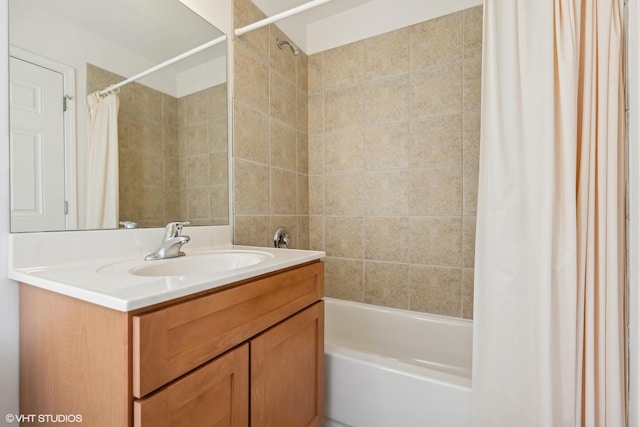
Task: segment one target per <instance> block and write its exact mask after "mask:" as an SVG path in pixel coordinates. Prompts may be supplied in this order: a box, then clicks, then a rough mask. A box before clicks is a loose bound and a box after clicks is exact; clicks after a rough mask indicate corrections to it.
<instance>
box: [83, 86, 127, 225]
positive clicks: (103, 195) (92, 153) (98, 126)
mask: <svg viewBox="0 0 640 427" xmlns="http://www.w3.org/2000/svg"><path fill="white" fill-rule="evenodd" d="M87 105H88V108H89V129H88V135H89V144H88V148H87V158H88V169H87V228H89V229H92V228H118V209H119V207H118V185H119V183H118V107H119V97H118V94H117V93H110V94H108V95H106V96H100V95H99V94H98V92H95V93H92V94H91V95H89V96H87Z"/></svg>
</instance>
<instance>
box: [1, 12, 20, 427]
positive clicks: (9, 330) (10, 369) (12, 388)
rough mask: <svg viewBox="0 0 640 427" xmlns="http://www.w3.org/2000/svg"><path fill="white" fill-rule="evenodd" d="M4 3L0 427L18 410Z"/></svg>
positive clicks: (7, 40)
mask: <svg viewBox="0 0 640 427" xmlns="http://www.w3.org/2000/svg"><path fill="white" fill-rule="evenodd" d="M7 23H8V2H7V0H0V29H1V30H0V153H2V154H1V155H0V425H8V424H6V421H5V416H6V414H17V413H18V411H19V406H18V395H19V388H18V387H19V386H18V384H19V383H18V368H19V364H18V285H17V284H16V282H14V281H13V280H9V279H7V273H8V269H7V262H8V253H7V248H8V246H9V160H8V156H7V153H8V152H9V111H8V107H9V97H8V93H7V89H8V84H7V82H8V73H9V72H8V64H9V60H8V58H9V51H8V45H9V39H8V33H7Z"/></svg>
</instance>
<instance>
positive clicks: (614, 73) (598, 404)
mask: <svg viewBox="0 0 640 427" xmlns="http://www.w3.org/2000/svg"><path fill="white" fill-rule="evenodd" d="M622 9H623V4H622V1H615V0H586V1H585V0H582V1H581V0H566V1H565V0H554V1H551V0H535V1H532V0H510V1H498V0H485V2H484V15H485V16H484V25H485V27H484V48H483V55H484V56H483V71H482V79H483V80H482V97H483V100H482V112H481V128H482V130H481V135H482V136H481V138H482V139H481V154H480V176H479V190H478V214H477V230H476V233H477V234H476V263H475V265H476V267H475V293H474V349H473V414H474V415H473V420H474V426H475V427H501V426H503V427H515V426H517V427H529V426H531V427H534V426H535V427H562V426H572V427H573V426H601V427H602V426H607V427H622V426H624V425H625V399H626V396H625V360H624V357H625V356H624V354H625V342H624V318H625V316H624V315H625V313H624V268H625V267H624V262H625V246H624V245H625V241H624V235H625V234H624V233H625V231H624V218H625V217H624V158H623V156H624V115H625V113H624V100H623V98H624V96H623V76H622V70H623V62H622V55H623V31H622V13H623V12H622Z"/></svg>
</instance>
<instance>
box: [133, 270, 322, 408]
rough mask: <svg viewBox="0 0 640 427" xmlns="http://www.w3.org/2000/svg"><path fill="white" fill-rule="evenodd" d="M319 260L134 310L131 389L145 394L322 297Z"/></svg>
mask: <svg viewBox="0 0 640 427" xmlns="http://www.w3.org/2000/svg"><path fill="white" fill-rule="evenodd" d="M323 265H324V264H323V263H322V262H315V263H313V264H308V265H306V266H303V267H300V268H296V269H293V270H288V271H285V272H283V273H277V274H274V275H271V276H267V277H265V278H263V279H259V280H256V281H253V282H249V283H246V284H243V285H240V286H237V287H234V288H230V289H227V290H224V291H221V292H218V293H215V294H211V295H207V296H203V297H200V298H197V299H193V300H190V301H186V302H183V303H179V304H176V305H173V306H169V307H166V308H163V309H160V310H157V311H154V312H150V313H146V314H142V315H139V316H134V317H133V366H132V370H133V395H134V396H135V397H137V398H140V397H143V396H145V395H147V394H148V393H150V392H152V391H153V390H155V389H157V388H158V387H161V386H163V385H165V384H167V383H168V382H170V381H172V380H174V379H175V378H178V377H179V376H180V375H182V374H184V373H186V372H189V371H190V370H192V369H194V368H196V367H198V366H199V365H201V364H203V363H204V362H206V361H208V360H211V359H213V358H214V357H216V356H218V355H220V354H222V353H223V352H225V351H227V350H229V349H230V348H232V347H234V346H236V345H238V344H240V343H242V342H244V341H246V340H247V339H249V338H251V337H252V336H254V335H256V334H258V333H259V332H261V331H263V330H265V329H267V328H268V327H270V326H271V325H274V324H275V323H277V322H279V321H281V320H282V319H285V318H286V317H288V316H290V315H292V314H294V313H296V312H298V311H300V310H301V309H303V308H305V307H307V306H308V305H310V304H312V303H314V302H315V301H317V300H319V299H320V298H322V296H323V283H324V274H323Z"/></svg>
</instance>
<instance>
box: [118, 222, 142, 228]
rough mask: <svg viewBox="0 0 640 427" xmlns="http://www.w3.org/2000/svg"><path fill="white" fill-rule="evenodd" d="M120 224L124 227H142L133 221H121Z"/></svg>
mask: <svg viewBox="0 0 640 427" xmlns="http://www.w3.org/2000/svg"><path fill="white" fill-rule="evenodd" d="M120 225H121V226H123V227H124V228H140V224H138V223H137V222H133V221H120Z"/></svg>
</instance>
